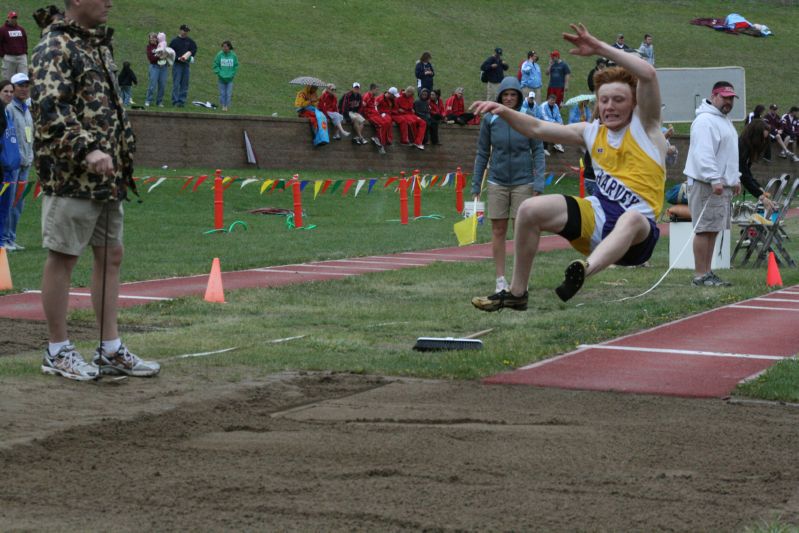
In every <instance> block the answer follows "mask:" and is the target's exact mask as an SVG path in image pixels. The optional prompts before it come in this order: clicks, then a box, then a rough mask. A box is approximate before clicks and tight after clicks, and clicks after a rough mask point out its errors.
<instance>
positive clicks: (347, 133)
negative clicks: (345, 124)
mask: <svg viewBox="0 0 799 533" xmlns="http://www.w3.org/2000/svg"><path fill="white" fill-rule="evenodd" d="M341 134H342V135H343V136H344V137H349V136H350V135H351V133H350V132H348V131H343V132H341Z"/></svg>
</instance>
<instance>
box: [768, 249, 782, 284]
mask: <svg viewBox="0 0 799 533" xmlns="http://www.w3.org/2000/svg"><path fill="white" fill-rule="evenodd" d="M766 285H768V286H769V288H771V287H782V276H780V269H779V268H778V267H777V258H776V257H774V252H769V253H768V270H767V271H766Z"/></svg>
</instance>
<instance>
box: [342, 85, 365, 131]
mask: <svg viewBox="0 0 799 533" xmlns="http://www.w3.org/2000/svg"><path fill="white" fill-rule="evenodd" d="M362 105H363V98H362V97H361V84H360V83H358V82H357V81H356V82H355V83H353V84H352V89H351V90H349V91H347V92H346V93H344V96H342V97H341V100H339V101H338V111H339V113H341V114H342V115H343V116H344V121H345V122H349V123H350V124H352V128H353V129H354V130H355V137H353V138H352V144H368V143H369V141H367V140H366V139H364V138H363V125H364V124H365V123H366V119H365V118H364V116H363V115H362V114H361V106H362Z"/></svg>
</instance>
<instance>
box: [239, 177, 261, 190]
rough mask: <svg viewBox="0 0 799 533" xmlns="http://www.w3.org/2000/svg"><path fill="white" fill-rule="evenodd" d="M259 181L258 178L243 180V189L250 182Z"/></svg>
mask: <svg viewBox="0 0 799 533" xmlns="http://www.w3.org/2000/svg"><path fill="white" fill-rule="evenodd" d="M256 181H258V178H247V179H246V180H244V181H242V182H241V188H242V189H243V188H244V186H245V185H249V184H250V183H255V182H256Z"/></svg>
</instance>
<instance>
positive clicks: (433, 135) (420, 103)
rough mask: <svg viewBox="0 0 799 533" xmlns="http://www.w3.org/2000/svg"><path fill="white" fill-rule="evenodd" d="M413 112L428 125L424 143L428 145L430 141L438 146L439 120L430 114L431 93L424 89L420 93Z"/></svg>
mask: <svg viewBox="0 0 799 533" xmlns="http://www.w3.org/2000/svg"><path fill="white" fill-rule="evenodd" d="M413 112H414V113H416V115H417V116H418V117H419V118H421V119H422V120H424V121H425V124H427V132H426V133H425V136H424V143H425V144H427V141H428V139H429V140H430V142H431V143H432V144H438V120H437V119H435V118H433V115H432V113H430V91H428V90H427V89H424V88H423V89H422V90H421V91H419V99H418V100H416V101H415V102H414V103H413Z"/></svg>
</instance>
